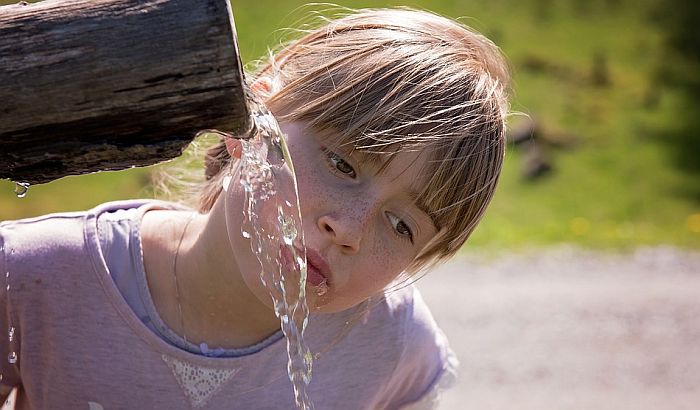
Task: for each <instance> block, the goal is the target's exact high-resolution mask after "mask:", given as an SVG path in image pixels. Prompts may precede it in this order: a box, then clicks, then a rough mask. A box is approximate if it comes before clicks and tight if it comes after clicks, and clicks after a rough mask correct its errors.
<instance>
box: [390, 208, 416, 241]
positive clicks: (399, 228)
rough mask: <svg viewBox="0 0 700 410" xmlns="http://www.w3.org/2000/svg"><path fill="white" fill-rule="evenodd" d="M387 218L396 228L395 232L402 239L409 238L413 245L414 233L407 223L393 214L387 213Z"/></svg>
mask: <svg viewBox="0 0 700 410" xmlns="http://www.w3.org/2000/svg"><path fill="white" fill-rule="evenodd" d="M387 216H388V217H389V220H390V221H391V225H393V227H394V231H396V233H397V234H398V235H399V236H401V237H402V238H407V239H408V240H410V241H411V243H413V232H411V228H409V227H408V225H407V224H406V222H404V221H402V220H401V219H399V218H398V217H397V216H396V215H394V214H392V213H387Z"/></svg>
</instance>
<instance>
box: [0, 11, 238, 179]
mask: <svg viewBox="0 0 700 410" xmlns="http://www.w3.org/2000/svg"><path fill="white" fill-rule="evenodd" d="M0 56H1V58H0V178H8V179H12V180H14V181H21V182H29V183H41V182H47V181H50V180H53V179H57V178H60V177H62V176H66V175H75V174H84V173H87V172H94V171H97V170H106V169H123V168H128V167H133V166H143V165H150V164H153V163H156V162H160V161H163V160H167V159H170V158H173V157H176V156H178V155H180V154H181V153H182V150H183V149H184V147H185V146H186V145H187V144H188V143H189V142H190V141H191V140H192V138H193V137H194V134H195V133H196V132H197V131H198V130H201V129H206V128H216V129H219V130H222V131H227V132H232V133H241V132H243V131H244V130H246V129H247V128H248V127H249V126H250V119H249V113H248V109H247V107H246V102H245V98H244V91H243V87H242V83H243V77H242V76H243V74H242V69H241V63H240V59H239V57H238V49H237V44H236V38H235V29H234V24H233V17H232V15H231V10H230V6H229V3H228V1H227V0H45V1H42V2H40V3H35V4H26V3H21V4H16V5H10V6H2V7H0Z"/></svg>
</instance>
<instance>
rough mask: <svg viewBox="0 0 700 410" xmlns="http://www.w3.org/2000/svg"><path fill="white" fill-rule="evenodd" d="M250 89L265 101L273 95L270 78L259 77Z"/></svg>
mask: <svg viewBox="0 0 700 410" xmlns="http://www.w3.org/2000/svg"><path fill="white" fill-rule="evenodd" d="M250 89H251V90H252V91H253V92H254V93H255V94H257V95H259V96H260V97H262V98H263V99H265V98H267V97H269V96H270V95H271V94H272V79H271V78H270V77H258V78H256V79H255V81H253V84H251V86H250Z"/></svg>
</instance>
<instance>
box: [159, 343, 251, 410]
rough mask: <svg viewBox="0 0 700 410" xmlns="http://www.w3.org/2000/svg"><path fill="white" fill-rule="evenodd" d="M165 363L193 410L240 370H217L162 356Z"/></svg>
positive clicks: (203, 403)
mask: <svg viewBox="0 0 700 410" xmlns="http://www.w3.org/2000/svg"><path fill="white" fill-rule="evenodd" d="M161 357H162V358H163V361H164V362H165V363H166V364H167V365H168V367H170V370H172V372H173V374H174V375H175V379H177V383H178V384H179V385H180V387H181V388H182V391H183V392H184V393H185V396H187V398H188V399H189V400H190V403H191V404H192V408H195V409H197V408H200V407H203V406H204V405H205V404H207V401H209V399H210V398H211V397H212V396H213V395H214V394H215V393H216V392H217V391H219V389H220V388H221V386H223V385H224V384H226V382H228V381H229V380H230V379H231V378H232V377H233V376H234V375H235V374H236V373H237V372H238V370H240V369H215V368H210V367H203V366H197V365H194V364H192V363H187V362H183V361H180V360H177V359H175V358H174V357H170V356H166V355H162V356H161Z"/></svg>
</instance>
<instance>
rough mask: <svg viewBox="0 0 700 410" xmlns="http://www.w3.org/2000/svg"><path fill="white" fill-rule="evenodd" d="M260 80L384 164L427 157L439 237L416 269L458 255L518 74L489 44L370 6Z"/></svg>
mask: <svg viewBox="0 0 700 410" xmlns="http://www.w3.org/2000/svg"><path fill="white" fill-rule="evenodd" d="M256 76H257V78H261V77H265V78H267V79H268V80H270V81H271V83H272V92H271V93H270V95H269V96H268V97H267V98H266V99H265V103H266V105H267V106H268V108H270V110H271V111H272V112H273V113H274V114H275V116H276V117H277V118H278V119H280V120H285V121H301V122H303V123H304V124H305V125H306V126H307V127H308V128H309V129H310V130H312V131H314V132H316V133H318V134H319V135H322V136H324V138H327V139H329V140H331V141H330V142H329V143H331V144H333V146H342V147H345V148H348V149H350V150H358V151H361V152H364V153H365V154H368V155H369V156H370V157H371V158H373V159H376V160H377V161H379V162H380V163H382V164H386V163H388V162H389V161H391V158H392V157H393V155H394V154H396V153H398V152H402V151H407V150H420V151H425V152H426V154H427V155H428V156H429V160H428V161H427V166H426V169H424V170H423V172H424V173H425V175H426V176H427V181H428V182H427V184H426V185H425V186H424V187H423V188H422V191H421V192H419V195H418V197H417V199H416V203H417V204H418V206H420V207H421V208H422V209H425V210H427V212H428V213H429V215H430V217H431V218H432V219H433V221H434V223H435V226H436V227H437V229H438V234H437V236H436V237H435V238H434V239H433V240H432V241H431V242H430V243H429V244H428V245H427V246H426V247H425V248H424V249H423V250H422V251H421V252H420V254H419V255H418V257H417V258H416V260H415V262H414V264H413V265H412V266H411V267H410V269H409V270H411V271H414V270H417V269H419V268H421V267H424V266H425V265H427V264H429V263H432V262H436V261H439V260H443V259H445V258H447V257H449V256H451V255H453V254H454V253H455V252H457V250H458V249H459V248H460V246H461V245H462V244H463V243H464V242H465V241H466V240H467V238H468V237H469V235H470V234H471V233H472V231H473V230H474V228H475V227H476V225H477V223H478V222H479V220H480V219H481V217H482V215H483V214H484V210H485V209H486V206H487V205H488V203H489V202H490V200H491V198H492V196H493V193H494V190H495V188H496V182H497V180H498V176H499V174H500V171H501V167H502V164H503V157H504V151H505V145H506V141H505V119H506V115H507V112H508V102H507V99H508V95H507V94H508V84H509V73H508V69H507V66H506V64H505V61H504V58H503V56H502V54H501V53H500V51H499V49H498V47H496V46H495V45H494V44H493V43H492V42H491V41H490V40H488V39H487V38H486V37H484V36H483V35H481V34H478V33H476V32H474V31H473V30H471V29H470V28H468V27H466V26H464V25H462V24H460V23H457V22H455V21H453V20H450V19H447V18H444V17H441V16H438V15H435V14H432V13H429V12H425V11H417V10H412V9H403V8H402V9H366V10H358V11H355V12H352V13H351V14H349V15H346V16H344V17H341V18H339V19H337V20H332V21H327V23H326V24H325V25H324V26H323V27H320V28H318V29H315V30H312V31H310V32H308V33H307V34H306V35H305V36H303V37H302V38H301V39H299V40H297V41H294V42H292V43H291V44H289V45H288V46H286V47H284V48H283V49H281V50H280V51H279V52H278V53H276V54H274V55H272V56H271V58H270V61H269V62H268V63H267V64H265V65H264V66H262V68H261V69H260V70H259V71H258V73H257V74H256ZM229 161H230V158H229V157H228V155H227V153H226V150H225V147H224V145H223V143H221V144H218V145H217V146H215V147H213V148H212V149H210V150H209V152H208V154H207V157H206V175H207V179H208V181H209V182H208V184H207V185H206V186H205V188H204V191H203V192H202V194H201V196H200V211H208V210H209V209H211V207H212V206H213V203H214V201H215V200H216V198H217V196H218V195H219V193H220V191H221V189H220V187H221V184H220V178H221V174H222V173H223V172H222V171H221V170H222V169H223V168H225V167H227V166H228V165H229Z"/></svg>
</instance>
